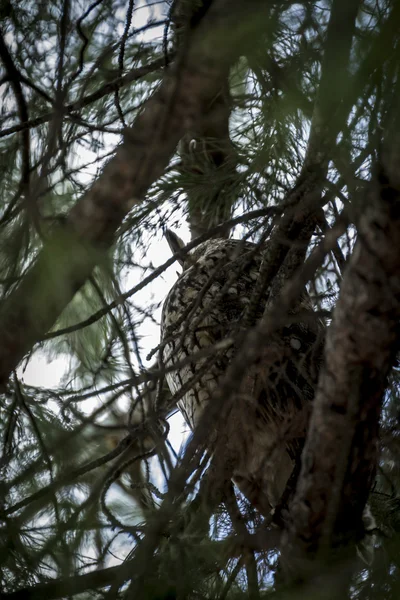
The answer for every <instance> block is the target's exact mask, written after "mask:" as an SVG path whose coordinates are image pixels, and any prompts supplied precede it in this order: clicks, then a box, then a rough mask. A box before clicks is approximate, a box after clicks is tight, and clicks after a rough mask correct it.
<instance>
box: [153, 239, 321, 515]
mask: <svg viewBox="0 0 400 600" xmlns="http://www.w3.org/2000/svg"><path fill="white" fill-rule="evenodd" d="M170 235H171V234H170ZM172 235H173V234H172ZM178 239H179V238H176V237H175V242H176V240H178ZM172 241H174V238H173V240H172ZM175 246H176V247H175V250H176V249H177V242H176V244H175ZM261 250H262V249H260V248H258V247H257V246H256V245H255V244H252V243H248V242H241V241H238V240H223V239H212V240H209V241H207V242H205V243H203V244H200V245H199V246H198V247H197V248H195V249H194V250H193V251H192V252H190V253H189V255H188V256H187V257H186V259H185V260H184V261H183V260H182V261H181V262H183V263H184V264H183V266H184V271H183V273H182V274H181V276H180V277H179V279H178V281H177V282H176V283H175V285H174V286H173V288H172V289H171V291H170V293H169V294H168V296H167V298H166V300H165V303H164V307H163V314H162V344H163V351H162V355H163V356H162V358H163V363H164V365H166V366H168V367H170V366H171V365H173V364H176V363H178V362H179V363H180V362H182V361H184V362H185V364H183V365H182V366H179V367H177V370H176V371H172V372H169V373H168V374H167V382H168V385H169V387H170V390H171V392H172V393H173V394H176V393H178V394H179V392H181V393H182V391H183V395H182V397H181V398H180V399H179V402H178V405H179V408H180V410H181V411H182V414H183V415H184V417H185V420H186V422H187V423H188V425H189V426H190V427H191V428H192V429H195V428H196V426H197V424H198V422H199V418H200V415H201V413H202V411H203V410H205V409H206V408H207V404H208V402H209V401H210V399H211V398H212V395H213V392H214V391H215V390H216V388H217V387H218V382H219V381H220V379H221V377H222V376H223V374H224V373H225V371H226V368H227V365H228V364H229V362H230V361H231V359H232V356H233V354H234V353H235V352H237V351H240V348H237V347H236V346H235V343H234V339H235V335H236V334H237V333H238V332H239V331H240V328H241V326H242V323H243V314H244V311H245V309H246V306H247V305H248V303H249V302H250V301H251V297H252V292H253V290H254V286H255V283H256V281H257V278H258V274H259V269H260V264H261ZM267 293H268V290H267V291H266V292H265V293H264V295H263V297H262V300H261V302H260V306H259V307H257V314H256V317H257V318H260V317H261V316H262V314H263V310H264V308H265V304H266V301H267ZM310 308H311V304H310V300H309V298H308V296H307V295H306V294H305V295H304V296H303V299H302V301H301V303H300V305H299V309H298V310H303V311H304V310H307V309H308V310H310ZM297 312H298V311H297ZM310 317H311V318H308V319H307V320H306V321H304V322H301V321H299V319H298V318H296V312H295V313H293V315H291V318H290V319H288V325H287V326H286V327H284V328H283V329H280V330H279V331H278V332H276V334H274V335H272V336H271V337H270V338H268V339H266V340H265V346H264V348H263V349H262V353H261V356H260V358H259V360H258V362H257V363H256V364H253V365H251V366H250V367H249V368H248V370H247V372H246V375H245V377H244V380H243V382H242V385H241V387H240V389H239V390H237V393H236V394H235V395H234V397H233V399H232V406H231V407H230V412H229V416H228V418H227V422H226V423H224V431H225V433H226V435H225V436H224V440H225V442H224V444H225V445H224V447H223V448H222V449H221V448H220V449H219V450H218V451H220V452H224V453H226V456H227V457H229V459H230V460H233V464H234V473H233V479H234V481H235V483H236V484H237V485H238V487H239V489H240V490H241V491H242V492H243V494H244V495H245V496H246V497H247V498H248V499H249V500H250V502H251V503H252V504H253V505H254V506H255V507H257V508H258V509H259V510H260V511H261V512H262V513H263V514H266V513H268V512H269V511H270V510H271V508H272V507H274V506H276V504H277V503H278V502H279V500H280V497H281V495H282V493H283V491H284V488H285V486H286V483H287V481H288V478H289V476H290V474H291V473H292V470H293V465H294V462H293V461H294V457H295V454H296V449H298V446H299V444H300V443H301V440H302V438H303V437H304V432H305V427H306V423H307V410H305V409H304V408H305V407H306V406H307V405H308V403H309V401H310V400H311V399H312V397H313V395H314V385H315V383H316V378H317V374H318V370H319V366H320V363H321V357H322V339H323V330H324V327H323V325H322V323H321V322H320V321H319V320H318V319H317V318H316V317H315V318H313V315H312V314H311V315H310ZM223 340H231V342H232V343H231V344H230V345H227V346H225V348H219V349H218V350H217V351H216V352H213V347H214V345H215V344H218V343H220V342H222V341H223ZM220 346H223V344H220ZM207 349H209V350H210V353H209V355H207V356H202V357H201V358H200V359H198V360H193V361H191V360H190V358H189V357H191V356H192V355H194V354H196V353H197V352H199V351H203V352H204V351H206V350H207ZM217 448H218V445H217Z"/></svg>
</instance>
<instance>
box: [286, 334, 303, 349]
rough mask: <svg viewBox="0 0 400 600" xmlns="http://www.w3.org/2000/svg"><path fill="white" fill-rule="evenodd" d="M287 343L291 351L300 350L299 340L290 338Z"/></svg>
mask: <svg viewBox="0 0 400 600" xmlns="http://www.w3.org/2000/svg"><path fill="white" fill-rule="evenodd" d="M289 343H290V345H291V347H292V348H293V350H300V348H301V341H300V340H299V338H297V337H291V338H290V342H289Z"/></svg>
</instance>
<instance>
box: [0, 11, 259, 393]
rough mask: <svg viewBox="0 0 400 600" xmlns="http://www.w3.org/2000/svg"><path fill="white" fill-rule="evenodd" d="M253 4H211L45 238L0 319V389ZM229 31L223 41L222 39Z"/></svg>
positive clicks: (199, 101) (239, 35)
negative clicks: (88, 184)
mask: <svg viewBox="0 0 400 600" xmlns="http://www.w3.org/2000/svg"><path fill="white" fill-rule="evenodd" d="M263 8H264V3H263V2H262V1H261V0H251V1H250V2H247V3H246V5H245V6H244V5H243V3H242V2H239V1H238V0H235V1H234V2H228V0H218V1H216V2H214V3H213V5H212V7H211V9H210V10H209V11H208V12H207V15H206V17H205V18H204V22H203V21H202V22H201V23H200V25H199V26H198V27H197V28H196V29H195V30H194V31H193V36H192V39H191V43H190V45H189V48H188V49H187V50H186V52H185V55H184V56H182V57H181V59H180V60H179V61H177V64H176V66H175V68H173V69H171V71H169V72H167V73H166V74H165V78H164V80H163V82H162V84H161V86H160V88H159V89H158V91H157V92H156V93H155V94H154V95H153V96H152V97H151V98H150V99H149V101H148V102H147V103H146V105H145V108H144V110H143V112H142V113H141V114H140V115H139V117H138V118H137V119H136V121H135V123H134V125H133V126H132V127H131V128H128V129H127V130H126V133H125V139H124V142H123V144H122V145H121V146H120V147H119V148H118V150H117V152H116V154H115V157H114V158H113V159H112V160H111V161H110V162H109V163H108V164H107V165H106V166H105V168H104V170H103V172H102V174H101V175H100V177H99V178H98V180H97V181H96V182H95V183H94V185H93V186H92V188H91V189H90V190H89V191H88V192H87V193H86V194H85V195H84V196H83V197H82V198H81V200H80V201H79V202H78V203H77V204H76V205H75V206H74V208H73V209H72V210H71V212H70V214H69V215H68V218H67V220H66V224H65V227H63V229H60V231H58V232H57V233H55V234H54V235H52V236H51V237H50V239H48V241H47V242H46V244H45V246H44V248H43V250H42V251H41V252H40V254H39V256H38V258H37V260H36V262H35V264H34V266H33V267H32V268H31V269H30V271H29V272H28V274H27V275H26V276H25V277H24V279H23V281H22V282H21V284H20V285H19V286H18V288H17V289H15V290H14V291H13V292H12V293H11V294H10V295H9V297H8V298H7V299H6V300H5V301H4V303H3V306H2V310H1V313H0V336H1V339H2V341H3V343H2V345H1V348H0V384H3V385H4V383H5V382H6V381H7V379H8V376H9V373H10V372H11V371H12V370H13V369H14V368H15V367H16V366H17V364H18V362H19V361H20V360H21V359H22V357H23V356H24V354H25V353H26V352H28V351H29V350H30V349H31V348H32V346H33V344H34V343H35V342H36V341H37V340H38V339H40V338H42V337H43V334H44V333H46V332H47V331H48V330H49V329H50V328H51V327H52V325H53V324H54V322H55V320H56V319H57V317H58V316H59V315H60V313H61V312H62V310H63V309H64V308H65V307H66V305H67V304H68V303H69V301H70V300H71V299H72V297H73V296H74V294H75V293H76V292H77V290H78V289H79V288H80V287H81V286H82V284H83V283H84V282H85V280H86V279H87V277H88V276H89V275H90V273H91V271H92V269H93V267H94V265H95V264H96V263H97V262H99V261H100V260H101V259H102V256H103V255H104V252H105V251H107V250H108V248H109V247H110V246H111V244H112V242H113V241H114V237H115V232H116V230H117V229H118V227H119V226H120V225H121V223H122V221H123V219H124V218H125V216H126V215H127V213H128V212H129V210H130V209H131V208H132V207H133V206H135V205H137V204H139V203H140V202H142V201H143V199H144V197H145V194H146V192H147V190H148V188H149V187H150V185H151V184H152V183H153V182H154V181H155V180H156V179H157V178H158V177H159V176H160V175H161V174H162V172H163V170H164V168H165V167H166V165H167V164H168V161H169V159H170V158H171V156H172V154H173V152H174V151H175V148H176V146H177V143H178V141H179V140H180V138H181V137H182V136H183V135H184V133H185V132H186V131H188V130H189V129H190V128H191V127H193V126H195V124H196V123H197V121H198V120H199V119H200V117H201V115H202V114H203V112H204V110H205V108H206V107H207V106H208V104H209V102H210V100H211V99H212V98H213V97H214V96H215V93H216V92H217V91H218V89H219V86H220V79H221V73H225V72H226V69H227V66H228V65H229V64H231V63H232V61H233V60H234V59H235V58H236V57H237V56H238V55H239V54H240V53H241V52H242V51H243V50H244V48H245V45H246V43H247V42H248V41H249V40H250V39H251V37H253V36H254V35H255V34H257V33H258V32H259V30H260V29H261V28H262V21H263V20H262V18H260V17H261V14H262V9H263ZM227 31H229V39H228V38H227V36H226V32H227Z"/></svg>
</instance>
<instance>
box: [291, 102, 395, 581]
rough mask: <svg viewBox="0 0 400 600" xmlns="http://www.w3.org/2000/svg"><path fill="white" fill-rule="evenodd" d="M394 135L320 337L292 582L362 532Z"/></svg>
mask: <svg viewBox="0 0 400 600" xmlns="http://www.w3.org/2000/svg"><path fill="white" fill-rule="evenodd" d="M394 105H396V103H394ZM392 125H393V124H392ZM394 131H398V124H397V127H396V126H394ZM393 138H394V136H393V135H392V144H391V145H390V146H388V145H386V147H385V148H386V149H385V151H384V153H383V155H382V161H381V168H380V172H379V173H378V176H377V178H376V181H375V182H373V183H372V184H371V186H370V191H369V194H368V196H367V198H366V201H365V206H363V207H360V212H361V210H363V212H364V214H362V216H361V218H360V220H359V227H358V240H357V243H356V246H355V250H354V253H353V255H352V257H351V259H350V261H349V264H348V267H347V269H346V272H345V276H344V280H343V285H342V289H341V295H340V298H339V301H338V303H337V306H336V309H335V312H334V318H333V323H332V326H331V328H330V330H329V332H328V336H327V343H326V350H325V366H324V368H323V370H322V372H321V375H320V380H319V385H318V390H317V394H316V398H315V400H314V409H313V412H312V417H311V422H310V427H309V432H308V436H307V442H306V445H305V449H304V452H303V456H302V469H301V473H300V477H299V481H298V485H297V490H296V494H295V498H294V500H293V504H292V507H291V510H290V519H289V523H288V525H287V531H286V534H285V536H284V539H283V544H282V555H283V566H284V568H285V571H286V575H287V578H288V579H292V580H293V579H294V580H300V581H302V580H304V579H307V578H308V577H309V576H310V575H312V574H314V575H315V574H316V569H318V568H319V566H320V562H319V559H323V558H324V557H325V558H326V553H327V552H328V553H329V549H330V548H332V547H335V546H339V547H340V546H343V545H345V544H347V543H348V542H356V541H357V540H359V539H360V538H361V537H362V535H363V533H364V531H363V524H362V512H363V509H364V506H365V503H366V500H367V497H368V494H369V491H370V487H371V484H372V481H373V477H374V472H375V464H376V455H377V440H378V423H379V416H380V410H381V403H382V398H383V395H384V391H385V387H386V384H387V376H388V373H389V370H390V368H391V366H392V365H393V361H394V358H395V353H396V351H397V349H398V340H399V320H400V178H399V176H398V172H399V171H398V165H399V160H398V158H399V147H400V145H399V139H393Z"/></svg>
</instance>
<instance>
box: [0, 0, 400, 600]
mask: <svg viewBox="0 0 400 600" xmlns="http://www.w3.org/2000/svg"><path fill="white" fill-rule="evenodd" d="M399 32H400V4H399V3H398V2H397V0H377V1H375V0H374V1H372V0H322V1H321V2H311V1H309V0H299V1H296V2H291V1H290V0H274V1H269V2H263V1H262V0H248V1H246V2H242V1H239V0H230V1H228V0H207V1H206V0H173V1H168V0H160V1H157V2H154V1H150V0H137V1H134V0H126V1H121V0H94V1H93V2H91V3H88V2H84V1H83V0H63V1H62V2H56V1H55V0H52V1H49V2H32V1H27V2H17V1H15V0H6V1H4V2H2V3H1V5H0V65H1V66H0V97H1V102H0V178H1V186H0V339H1V340H2V344H1V348H0V383H1V390H0V393H1V395H0V415H1V418H0V499H1V500H0V529H1V537H0V561H1V579H0V598H4V599H7V598H9V599H10V600H11V599H15V600H16V599H17V598H21V599H22V598H24V599H25V598H26V599H33V598H36V599H38V598H43V599H44V598H48V599H50V598H77V599H80V600H86V599H88V598H105V599H107V600H109V599H117V598H118V599H126V600H128V599H130V598H137V599H139V598H154V599H159V600H161V599H164V600H166V599H177V600H183V599H184V598H193V599H194V598H204V599H205V598H207V599H217V598H218V599H219V600H222V599H228V598H229V599H232V600H234V599H239V598H252V599H253V598H260V599H261V598H267V597H268V598H269V597H279V598H288V599H289V598H305V597H307V598H308V597H310V598H314V597H315V598H322V597H323V598H337V597H341V598H344V597H345V598H349V599H357V600H366V599H371V600H372V599H374V600H375V599H381V598H382V599H383V598H384V599H392V598H393V599H395V598H398V596H399V591H400V561H399V556H400V538H399V533H400V512H399V508H400V445H399V425H398V423H399V409H398V397H399V368H398V363H397V361H396V353H397V351H398V340H399V329H398V322H399V318H400V275H399V273H400V259H399V257H400V227H399V222H400V216H399V215H400V210H399V207H400V176H399V173H400V158H399V157H400V145H399V144H400V142H399V140H400V113H399V106H400V80H399V75H400V71H399V69H400V33H399ZM167 229H172V230H175V231H176V232H177V233H178V234H179V235H182V237H184V238H185V240H186V241H187V242H188V243H187V245H186V246H185V247H184V248H183V250H180V251H179V252H178V254H177V255H175V256H171V254H169V253H167V244H166V241H165V232H166V230H167ZM396 232H397V233H399V235H398V236H397V233H396ZM216 237H234V238H236V239H238V240H242V239H243V240H248V241H251V242H253V243H255V244H256V245H257V246H256V247H258V251H259V252H262V249H263V247H264V245H263V244H264V242H265V241H266V240H269V242H268V244H269V245H268V254H266V255H265V256H263V261H262V266H261V268H260V273H259V279H258V283H257V285H259V289H260V290H261V294H262V293H263V292H265V290H267V289H268V290H269V298H270V299H271V301H270V302H268V303H267V307H266V312H265V314H264V316H263V318H262V319H259V320H258V321H257V322H254V320H253V321H252V320H251V319H249V321H248V322H246V325H247V326H246V327H245V328H244V329H245V331H244V333H243V336H242V338H240V340H241V345H240V347H239V350H238V352H237V355H236V357H235V359H236V362H234V363H233V367H232V368H234V367H235V365H236V366H239V367H240V365H241V364H248V365H250V362H251V360H253V361H254V360H256V358H257V356H256V354H257V352H258V351H261V348H262V344H263V340H265V339H266V336H268V335H270V334H271V332H273V331H274V329H273V328H274V322H277V323H278V322H279V323H282V322H283V321H282V320H284V319H285V318H286V317H287V315H288V314H289V313H290V309H291V306H292V305H293V303H294V302H295V301H296V300H297V299H298V297H299V296H300V295H301V293H302V292H303V290H304V288H305V287H307V291H308V293H309V296H310V298H311V299H312V301H313V304H314V305H315V309H316V311H317V316H318V318H320V319H323V320H324V322H325V323H327V324H331V323H332V325H331V327H330V328H329V329H328V333H327V343H326V353H325V358H326V361H327V362H326V363H325V366H324V371H323V373H322V374H321V378H320V382H319V384H318V389H317V391H316V395H315V400H314V407H313V412H312V416H311V421H310V423H311V424H310V429H309V435H308V437H307V441H306V445H305V449H304V451H303V455H302V456H303V459H302V460H301V458H300V455H299V457H298V461H299V464H300V462H301V465H302V468H301V470H300V474H298V473H297V475H298V477H297V480H296V481H295V482H294V484H293V487H292V488H291V489H289V490H288V494H287V497H286V500H285V502H284V503H283V505H282V506H281V507H280V508H281V509H282V510H281V511H280V516H279V519H278V518H275V522H274V516H273V515H271V516H270V517H269V518H268V517H266V516H265V515H261V514H260V513H259V512H258V511H257V510H256V509H255V508H254V506H252V505H251V504H250V503H249V502H248V501H247V499H246V498H245V497H244V496H243V495H241V494H240V493H239V491H238V490H237V489H236V488H235V487H234V486H233V484H231V483H229V484H228V485H224V486H219V485H218V481H216V479H215V473H217V472H218V470H217V469H216V467H215V464H216V463H215V460H216V459H215V457H213V456H210V454H208V453H207V452H206V451H205V448H204V444H203V441H204V440H203V438H202V431H198V432H195V433H194V435H193V436H186V438H185V441H183V440H182V445H181V447H179V446H180V441H181V440H178V442H177V440H176V436H175V439H174V436H173V435H172V433H171V430H172V429H173V426H174V418H176V417H174V414H175V413H176V402H177V400H178V399H179V398H177V397H176V394H175V395H174V394H171V392H170V391H169V389H168V386H167V384H166V380H165V365H162V364H160V363H159V362H158V360H159V358H160V352H161V353H162V347H161V346H160V340H159V328H160V318H161V307H162V304H163V301H164V299H165V296H166V294H167V292H168V290H169V289H170V287H171V286H172V284H173V283H174V281H175V280H176V278H177V275H176V271H177V270H178V271H179V264H178V262H179V261H178V259H179V258H182V256H187V253H188V252H190V251H191V250H193V249H194V248H196V247H197V246H198V245H199V243H201V242H203V241H205V240H207V239H213V238H216ZM180 252H181V253H182V254H179V253H180ZM268 311H269V312H268ZM247 316H248V315H247ZM217 351H218V350H215V349H214V355H215V352H217ZM251 355H254V357H255V358H254V357H253V358H251ZM43 357H45V359H46V360H47V369H48V371H49V372H51V371H52V368H53V367H54V365H55V364H56V362H59V361H62V364H63V369H64V371H63V374H62V375H61V376H60V378H59V381H58V383H57V384H56V385H55V386H54V385H53V386H51V385H49V386H48V387H45V386H44V385H40V386H39V385H34V384H33V382H29V381H28V380H27V379H28V378H27V376H26V374H25V373H26V369H29V365H35V364H42V363H37V362H36V363H35V361H38V360H39V359H43ZM249 357H250V358H249ZM209 358H210V357H209ZM211 359H212V356H211ZM235 359H234V360H235ZM246 361H247V363H246ZM167 368H168V367H167ZM239 370H240V369H238V371H237V372H239ZM229 373H231V375H232V378H231V381H229V378H225V379H224V380H223V382H222V383H221V390H222V392H221V393H224V394H225V397H226V398H227V399H228V400H229V394H231V395H233V394H234V393H235V390H234V389H230V388H232V386H234V377H233V375H234V372H233V371H229V370H228V371H227V374H228V375H229ZM232 382H233V383H232ZM346 385H347V387H346ZM336 392H337V395H336V396H335V393H336ZM352 411H353V412H352ZM332 415H333V416H332ZM214 417H215V418H217V416H216V411H215V410H214ZM214 417H212V415H211V416H210V417H209V419H211V421H210V423H212V418H214ZM346 419H347V420H346ZM378 424H379V432H378ZM209 425H210V424H209ZM321 432H322V433H321ZM341 436H342V437H341ZM346 436H347V437H346ZM318 440H319V441H318ZM341 440H342V441H341ZM343 440H345V441H343ZM318 444H319V445H318ZM330 444H331V446H330ZM346 444H348V446H346ZM318 448H320V451H318ZM329 448H334V450H332V451H331V450H329ZM376 448H377V450H376ZM336 450H337V452H336ZM335 465H336V467H337V472H339V471H340V472H341V473H342V479H340V477H339V475H335V476H333V475H332V473H333V471H332V469H334V468H336V467H335ZM324 469H325V471H324ZM325 474H326V477H325ZM335 477H336V478H335ZM338 477H339V479H338ZM225 483H226V482H225ZM210 490H211V492H212V493H210ZM324 494H325V496H324ZM326 494H328V496H326ZM210 495H211V496H212V501H211V502H210ZM321 498H325V501H324V502H323V501H322V500H321ZM367 499H368V504H369V506H370V507H371V510H372V513H373V515H374V518H375V521H376V528H375V530H374V532H373V533H374V541H373V543H374V546H375V548H374V550H375V552H374V558H373V561H372V563H371V564H368V565H366V564H365V563H364V562H362V561H361V560H360V559H359V558H357V557H356V554H355V551H354V545H355V543H356V542H359V541H360V540H359V539H356V538H357V535H356V533H355V532H354V528H355V525H354V524H355V522H357V523H358V522H359V521H360V519H361V515H362V511H363V508H364V505H365V502H366V501H367ZM330 500H331V501H330ZM304 507H307V508H306V509H304ZM326 507H329V510H328V508H326ZM332 507H333V508H332ZM329 511H331V512H329ZM332 511H334V512H333V517H332ZM335 511H336V512H335ZM328 513H329V514H328ZM332 518H333V520H334V525H332V528H333V529H332V530H334V532H335V534H336V533H339V534H340V535H341V536H342V537H341V538H340V539H341V544H339V546H340V549H339V550H338V548H337V547H333V548H332V546H335V544H334V543H333V542H332V539H333V537H334V536H333V534H332V535H330V534H329V535H328V534H327V533H326V532H327V531H328V530H329V526H330V525H329V523H330V522H331V521H332ZM329 519H331V521H329ZM278 521H279V523H278ZM327 523H328V525H327ZM278 525H279V527H278ZM327 528H328V529H327ZM282 532H283V533H282ZM347 534H348V535H347ZM368 535H370V537H371V538H372V533H371V532H369V534H368ZM332 536H333V537H332ZM359 537H361V536H359ZM335 539H336V538H335ZM336 541H337V540H336ZM349 548H350V550H349Z"/></svg>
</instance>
